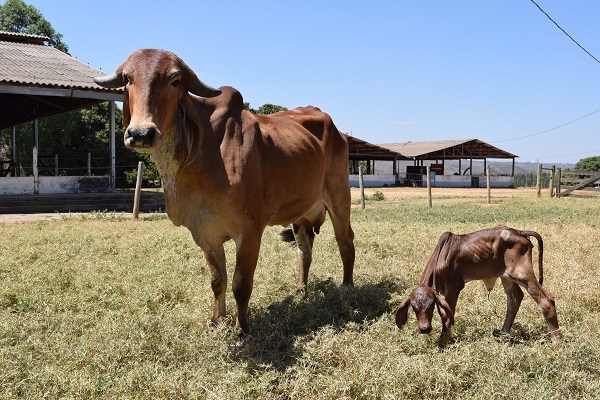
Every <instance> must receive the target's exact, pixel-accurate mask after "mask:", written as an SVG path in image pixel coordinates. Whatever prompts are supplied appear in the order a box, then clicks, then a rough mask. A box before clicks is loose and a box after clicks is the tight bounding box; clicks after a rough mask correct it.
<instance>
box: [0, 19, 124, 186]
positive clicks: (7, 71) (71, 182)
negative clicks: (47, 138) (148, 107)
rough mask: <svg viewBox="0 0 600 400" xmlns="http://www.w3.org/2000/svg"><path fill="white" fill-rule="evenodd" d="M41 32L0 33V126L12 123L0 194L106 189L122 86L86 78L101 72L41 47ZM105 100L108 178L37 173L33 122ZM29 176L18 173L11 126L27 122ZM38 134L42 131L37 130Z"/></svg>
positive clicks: (43, 40) (109, 182) (111, 176)
mask: <svg viewBox="0 0 600 400" xmlns="http://www.w3.org/2000/svg"><path fill="white" fill-rule="evenodd" d="M48 40H49V39H48V38H47V37H45V36H38V35H28V34H20V33H12V32H3V31H0V129H6V128H11V127H13V134H12V140H11V144H12V145H11V149H10V151H9V152H8V155H9V157H10V160H6V162H4V164H5V165H6V168H4V167H3V174H1V175H2V176H0V182H1V184H0V194H21V193H64V192H77V191H112V190H114V183H115V126H114V113H115V101H122V100H123V90H121V89H106V88H103V87H100V86H98V85H96V84H95V83H94V82H93V80H92V78H93V77H95V76H101V75H103V73H102V72H101V71H99V70H97V69H95V68H92V67H90V66H89V65H87V64H84V63H82V62H81V61H79V60H77V59H75V58H73V57H71V56H69V55H68V54H65V53H63V52H61V51H60V50H57V49H55V48H53V47H51V46H47V45H46V42H47V41H48ZM101 101H109V102H110V110H111V116H110V117H111V118H110V132H109V137H110V140H109V147H110V149H109V153H110V157H109V158H110V174H109V176H97V177H92V176H86V177H61V176H52V177H47V176H43V177H42V176H39V175H38V174H37V148H38V137H39V134H40V132H38V123H37V121H38V120H39V119H41V118H44V117H48V116H51V115H55V114H59V113H63V112H66V111H70V110H75V109H78V108H82V107H89V106H92V105H94V104H96V103H99V102H101ZM32 121H33V124H32V134H33V137H34V146H33V149H31V151H32V154H33V162H32V163H33V166H32V167H33V168H32V170H33V175H32V176H26V177H22V176H19V172H18V169H17V168H16V165H17V159H16V147H15V146H16V140H15V129H14V127H15V126H16V125H19V124H23V123H27V122H32ZM42 134H43V132H42Z"/></svg>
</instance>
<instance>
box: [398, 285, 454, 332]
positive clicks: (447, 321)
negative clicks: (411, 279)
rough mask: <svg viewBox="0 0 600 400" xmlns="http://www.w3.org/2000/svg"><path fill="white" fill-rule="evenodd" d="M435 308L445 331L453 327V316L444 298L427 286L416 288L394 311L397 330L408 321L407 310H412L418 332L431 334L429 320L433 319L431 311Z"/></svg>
mask: <svg viewBox="0 0 600 400" xmlns="http://www.w3.org/2000/svg"><path fill="white" fill-rule="evenodd" d="M435 307H437V310H438V313H439V314H440V317H441V318H442V323H443V324H444V326H445V327H446V329H450V328H451V327H452V325H454V315H453V314H452V311H451V310H450V306H449V305H448V303H447V302H446V299H444V296H442V295H441V294H439V293H437V292H436V291H435V290H433V288H431V287H429V286H417V287H416V288H415V289H414V290H413V291H412V292H411V293H410V295H409V296H408V298H407V299H406V300H404V301H403V302H402V304H400V307H398V310H397V311H396V325H397V326H398V328H399V329H402V328H403V327H404V325H405V324H406V320H407V319H408V310H409V308H412V309H413V311H414V312H415V316H416V317H417V323H418V328H419V332H420V333H429V332H431V320H432V319H433V309H434V308H435Z"/></svg>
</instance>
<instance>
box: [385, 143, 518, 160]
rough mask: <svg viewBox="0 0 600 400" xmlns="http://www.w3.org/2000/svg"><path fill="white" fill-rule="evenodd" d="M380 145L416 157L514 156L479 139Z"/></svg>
mask: <svg viewBox="0 0 600 400" xmlns="http://www.w3.org/2000/svg"><path fill="white" fill-rule="evenodd" d="M380 146H382V147H385V148H388V149H390V150H393V151H397V152H398V153H400V154H402V155H404V156H407V157H410V158H418V159H467V158H515V157H517V156H516V155H514V154H511V153H509V152H507V151H504V150H502V149H499V148H497V147H494V146H492V145H491V144H488V143H485V142H483V141H481V140H479V139H464V140H439V141H430V142H406V143H387V144H380Z"/></svg>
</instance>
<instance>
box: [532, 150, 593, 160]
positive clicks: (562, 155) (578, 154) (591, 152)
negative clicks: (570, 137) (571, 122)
mask: <svg viewBox="0 0 600 400" xmlns="http://www.w3.org/2000/svg"><path fill="white" fill-rule="evenodd" d="M598 153H600V149H598V150H592V151H585V152H583V153H571V154H559V155H555V156H544V157H533V158H538V159H546V158H558V157H569V156H583V155H586V154H598Z"/></svg>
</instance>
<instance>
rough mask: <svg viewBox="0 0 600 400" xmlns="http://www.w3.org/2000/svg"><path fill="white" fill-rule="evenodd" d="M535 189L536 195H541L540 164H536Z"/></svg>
mask: <svg viewBox="0 0 600 400" xmlns="http://www.w3.org/2000/svg"><path fill="white" fill-rule="evenodd" d="M535 189H536V191H537V197H542V164H538V168H537V180H536V181H535Z"/></svg>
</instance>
